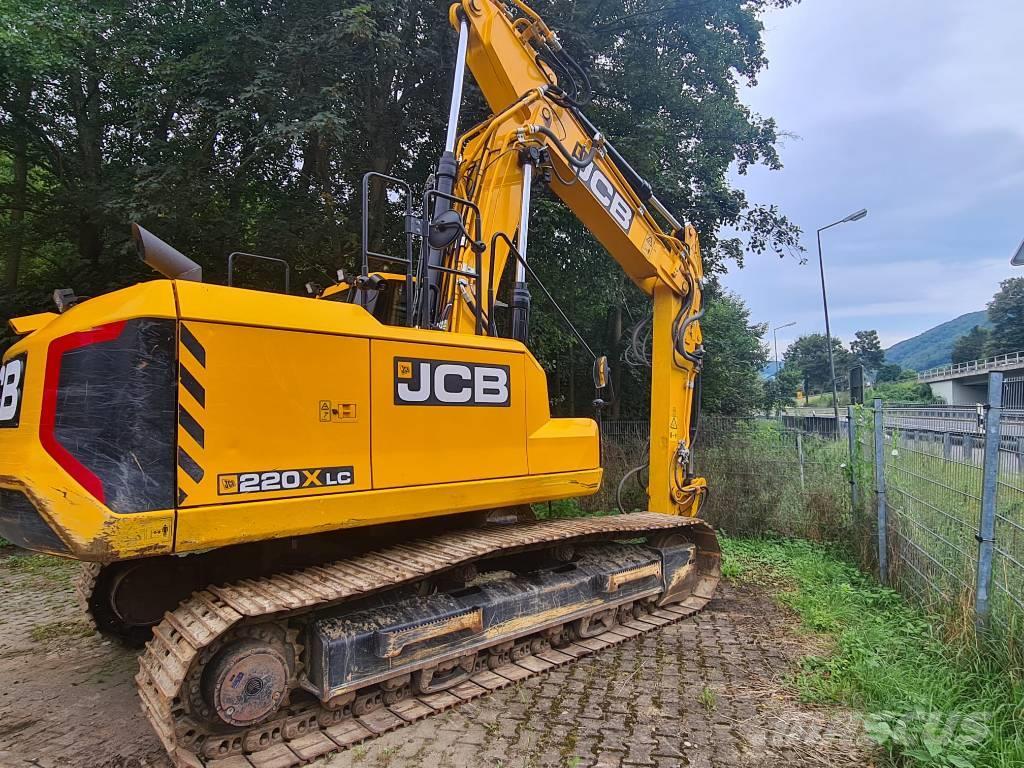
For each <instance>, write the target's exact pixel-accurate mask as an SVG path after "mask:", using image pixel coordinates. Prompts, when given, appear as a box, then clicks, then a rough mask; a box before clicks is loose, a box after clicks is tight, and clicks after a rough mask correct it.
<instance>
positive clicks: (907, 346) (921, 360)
mask: <svg viewBox="0 0 1024 768" xmlns="http://www.w3.org/2000/svg"><path fill="white" fill-rule="evenodd" d="M976 325H980V326H982V327H984V328H991V327H992V325H991V323H989V321H988V315H987V314H986V313H985V310H981V311H980V312H968V313H967V314H966V315H960V317H958V318H956V319H955V320H950V321H948V322H945V323H942V324H941V325H936V326H935V327H934V328H929V329H928V330H927V331H925V332H924V333H919V334H917V336H914V337H913V338H910V339H906V340H905V341H901V342H899V343H898V344H893V345H892V346H891V347H889V348H888V349H887V350H885V362H887V363H898V364H899V365H902V366H903V367H904V368H909V369H910V370H912V371H924V370H927V369H928V368H934V367H935V366H937V365H945V364H946V363H948V362H949V361H950V360H951V359H952V354H953V342H955V341H956V340H957V339H958V338H960V337H961V336H963V335H964V334H965V333H967V332H968V331H969V330H971V328H973V327H974V326H976Z"/></svg>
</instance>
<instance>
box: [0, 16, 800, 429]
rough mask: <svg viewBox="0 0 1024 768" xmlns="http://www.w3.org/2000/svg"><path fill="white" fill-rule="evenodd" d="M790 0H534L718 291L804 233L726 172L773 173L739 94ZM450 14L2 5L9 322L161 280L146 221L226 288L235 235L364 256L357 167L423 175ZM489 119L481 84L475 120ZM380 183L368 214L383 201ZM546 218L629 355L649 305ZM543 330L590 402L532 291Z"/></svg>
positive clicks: (301, 249)
mask: <svg viewBox="0 0 1024 768" xmlns="http://www.w3.org/2000/svg"><path fill="white" fill-rule="evenodd" d="M791 2H792V0H701V2H699V3H693V2H676V1H675V0H673V1H672V2H669V3H665V2H663V0H579V1H578V2H573V3H559V2H554V0H539V2H538V3H537V10H538V11H539V12H541V13H542V14H543V15H544V16H545V17H546V18H547V20H548V21H549V22H550V24H551V25H552V26H553V27H555V28H556V29H558V30H559V32H560V35H561V39H562V41H563V44H564V46H565V49H566V51H568V52H569V53H570V54H571V55H572V56H573V57H574V58H575V59H576V60H577V61H579V62H580V64H581V65H582V66H583V67H584V68H585V69H587V70H588V71H589V73H590V77H591V80H592V82H593V85H594V93H595V95H594V98H593V100H592V101H591V103H589V104H587V105H585V106H584V111H585V112H586V114H587V115H588V116H589V117H590V118H591V119H592V120H593V121H594V122H595V123H596V124H597V125H598V126H599V127H600V128H601V131H602V133H603V134H604V135H606V136H607V137H608V138H609V140H610V141H612V142H613V143H614V144H615V146H616V148H617V149H619V151H620V152H621V153H622V154H623V155H625V156H626V157H627V158H628V159H629V161H630V163H631V164H632V165H633V167H634V168H636V170H637V171H638V172H639V173H640V174H642V175H643V176H645V177H646V178H647V179H649V180H650V181H651V183H652V184H653V186H654V188H655V189H656V191H657V194H658V197H659V199H661V200H662V201H663V202H664V203H666V204H667V205H668V206H669V207H671V208H672V209H673V210H675V211H676V212H677V215H678V218H680V219H681V220H686V221H687V222H691V223H693V224H694V225H695V226H696V227H697V229H698V231H699V232H700V233H701V237H702V256H703V258H704V263H705V269H706V272H707V275H708V282H709V285H713V284H714V280H715V276H716V275H718V274H721V273H722V272H724V271H725V269H726V267H727V264H728V263H729V262H730V260H732V261H736V262H739V261H741V260H742V258H743V256H744V252H745V251H750V252H755V253H760V252H773V253H779V254H782V253H787V252H790V251H792V250H793V249H796V248H799V245H798V242H797V241H798V237H799V229H798V228H797V227H795V226H794V225H793V224H792V223H791V222H789V221H788V219H786V217H785V216H784V215H783V214H782V213H780V212H779V210H778V209H777V208H776V207H775V206H773V205H771V204H770V202H764V203H762V202H760V201H759V202H754V201H748V200H747V199H746V197H745V196H744V194H743V192H742V191H741V190H739V189H737V188H736V187H735V186H734V178H735V176H734V174H733V173H732V169H735V170H736V171H737V172H738V173H739V174H744V173H746V172H747V171H748V169H749V168H751V167H752V166H756V165H764V166H766V167H768V168H779V167H781V161H780V158H779V156H778V152H777V151H776V142H777V138H778V133H777V128H776V125H775V122H774V121H773V120H772V119H771V118H768V117H763V116H761V115H758V114H756V113H754V112H752V111H751V110H750V109H749V108H748V107H747V106H746V105H744V104H743V103H742V101H741V99H740V94H741V90H742V88H743V87H744V86H746V85H751V84H755V83H756V79H757V76H758V73H759V72H761V71H762V70H763V69H764V68H765V66H766V65H767V60H766V58H765V51H764V44H763V40H762V32H763V24H762V22H761V20H760V15H761V13H762V12H763V11H764V10H765V9H767V8H772V7H785V6H787V5H789V4H791ZM447 14H448V8H447V3H443V2H437V1H436V0H376V1H375V2H373V3H367V2H364V1H363V0H339V2H337V3H333V4H326V5H325V4H324V3H323V2H321V1H320V0H260V2H255V1H254V0H237V2H231V3H224V2H220V1H219V0H193V2H189V3H167V2H164V1H163V0H140V2H136V3H127V4H126V3H116V2H112V1H111V0H97V1H93V0H90V1H89V2H87V1H86V0H62V2H58V1H57V0H0V17H2V18H3V23H2V24H0V258H3V259H4V260H5V262H6V263H5V264H4V269H3V270H0V272H2V278H3V280H4V282H5V285H6V286H7V287H6V288H5V290H3V291H0V323H2V325H0V328H4V327H5V326H6V323H5V322H3V321H5V320H6V319H7V318H8V317H10V316H12V315H17V314H28V313H31V312H35V311H40V310H44V309H48V308H49V306H48V305H49V296H50V295H51V293H52V291H53V289H54V288H56V287H65V286H68V287H73V288H74V289H75V290H76V292H77V293H78V294H79V295H87V296H95V295H97V294H99V293H103V292H105V291H109V290H111V289H114V288H119V287H123V286H125V285H128V284H131V283H133V282H136V281H138V280H140V279H148V278H150V277H152V273H151V272H149V271H147V270H146V268H145V267H143V266H141V265H140V264H139V263H138V260H137V259H136V258H134V255H133V254H132V252H131V248H130V243H129V239H128V222H130V221H138V222H139V223H141V224H142V225H143V226H146V227H148V228H150V229H152V230H153V231H154V232H155V233H156V234H157V235H159V236H160V237H161V238H163V239H164V240H166V241H167V242H169V243H171V244H172V245H174V246H175V247H176V248H178V249H179V250H181V251H182V252H184V253H186V254H187V255H189V256H190V257H192V258H193V259H195V260H196V261H198V262H199V263H200V264H201V265H202V266H203V269H204V275H205V276H207V279H209V280H211V281H213V282H223V280H224V276H225V262H224V256H225V255H226V254H227V253H229V252H231V251H233V250H242V251H249V252H254V253H261V254H266V255H273V256H278V257H281V258H283V259H285V260H287V261H288V262H290V264H291V265H292V270H293V275H294V279H293V283H294V284H297V285H301V284H302V283H304V282H306V281H307V280H317V281H321V282H322V281H323V279H324V275H331V274H333V273H334V271H335V270H336V269H337V268H338V267H344V268H346V269H352V268H353V267H355V266H356V265H357V259H358V257H359V252H360V193H359V181H360V178H361V177H362V174H363V173H364V172H365V171H368V170H376V171H383V172H386V173H390V174H394V175H398V176H402V177H405V178H407V179H409V180H410V181H411V182H412V183H413V186H414V188H417V187H419V186H421V185H422V182H423V180H425V179H426V178H427V175H428V173H429V172H430V170H431V168H432V166H433V165H434V164H435V163H436V161H437V158H438V157H439V155H440V152H441V149H442V144H443V139H444V134H445V127H446V118H447V103H446V97H447V94H448V93H449V92H450V88H451V84H450V83H451V71H452V64H453V58H454V41H455V36H454V33H453V30H452V29H451V26H450V24H449V22H448V16H447ZM439 99H440V101H439ZM485 114H486V110H485V108H484V104H483V100H482V97H481V96H480V94H479V92H478V91H477V90H476V89H475V87H474V86H473V84H472V81H471V79H467V90H466V103H465V105H464V109H463V114H462V119H461V121H460V126H461V127H462V128H463V129H465V128H468V127H469V126H470V125H472V124H473V121H474V120H477V119H479V118H480V117H482V116H483V115H485ZM373 194H374V196H373V197H372V198H371V206H372V209H373V216H372V217H371V218H372V220H373V221H376V220H377V219H378V218H380V217H379V216H378V214H379V213H380V211H381V209H382V208H383V207H384V206H386V205H387V204H388V200H387V197H386V195H385V194H384V193H383V192H382V191H380V190H376V191H374V193H373ZM417 194H418V190H417ZM530 229H531V238H530V261H531V264H532V265H533V267H534V268H535V269H536V270H537V271H538V273H539V274H540V276H541V277H542V279H543V280H544V281H545V283H546V284H547V285H548V287H549V288H550V289H551V291H552V293H553V294H554V295H555V297H556V298H557V299H558V300H559V301H560V302H561V303H562V304H563V305H564V306H565V307H566V309H567V310H569V311H570V314H572V316H573V319H574V321H575V322H576V323H577V325H578V326H579V328H580V330H581V332H582V333H583V335H584V336H585V337H586V338H587V339H588V340H590V342H591V345H592V346H594V347H602V349H601V350H600V351H602V352H611V353H612V354H613V355H616V354H618V353H621V347H622V346H623V344H622V339H623V335H624V329H628V328H629V326H630V325H631V324H632V323H634V322H636V321H637V320H639V319H640V318H641V317H643V316H644V314H645V313H646V311H647V310H648V308H649V300H648V298H647V297H646V296H644V295H643V294H642V293H641V292H640V291H639V290H638V289H637V288H635V287H634V286H633V285H632V284H631V283H629V282H628V281H626V280H622V279H620V278H621V271H620V269H619V267H618V266H617V265H616V264H615V263H614V262H613V261H612V259H611V258H610V257H609V255H608V254H607V253H606V252H605V251H604V250H603V249H602V248H601V247H600V246H599V245H598V244H597V243H596V241H595V240H594V238H593V237H592V236H591V235H590V233H589V232H587V231H586V229H585V228H584V227H582V226H581V225H580V224H579V222H577V221H576V219H575V217H574V216H573V214H572V213H571V212H569V211H568V210H567V209H565V208H564V207H563V206H562V205H561V204H560V203H558V202H557V201H556V200H555V199H554V198H553V196H552V195H550V193H548V192H546V191H544V189H543V187H542V185H537V187H536V195H535V199H534V207H533V212H532V214H531V227H530ZM720 231H732V232H739V233H741V236H740V237H730V238H728V239H722V240H720V239H719V238H718V233H719V232H720ZM392 234H393V236H394V237H393V239H400V238H401V234H400V230H398V229H396V232H395V233H392ZM510 234H511V233H510ZM388 237H392V235H389V234H388V233H386V232H374V238H375V239H384V240H387V238H388ZM392 244H394V243H392ZM381 250H388V251H391V252H394V250H397V247H396V248H382V249H381ZM236 277H238V276H236ZM241 277H242V278H243V279H241V280H239V282H240V284H247V283H246V280H249V281H250V283H249V284H251V281H252V279H254V277H255V275H254V273H253V274H243V275H242V276H241ZM264 287H269V284H267V285H266V286H264ZM532 327H533V333H532V334H531V339H532V340H533V341H534V342H535V345H536V348H537V354H538V357H539V358H540V359H541V362H542V363H543V364H544V366H545V368H546V369H547V370H548V371H549V377H550V381H549V385H550V391H551V392H552V396H553V404H554V407H555V409H556V412H557V413H560V414H564V413H573V412H580V413H583V412H586V413H589V412H590V400H591V398H592V388H591V387H590V384H589V380H590V363H589V360H587V359H586V355H585V354H584V351H583V349H582V347H581V345H580V344H579V343H578V342H576V341H575V340H574V339H573V337H572V335H571V334H570V333H569V332H568V330H567V329H566V328H564V326H563V325H562V324H561V322H560V320H559V319H558V318H557V316H556V315H555V314H554V313H553V312H552V311H551V309H550V307H548V306H546V305H545V303H544V300H543V299H541V298H539V297H538V301H537V304H536V311H535V313H534V315H533V319H532ZM4 332H5V331H4V330H0V334H2V333H4ZM602 340H603V341H602ZM4 341H5V339H4V338H2V337H0V345H2V344H3V342H4ZM616 377H617V379H621V381H620V384H621V386H620V388H619V389H620V394H622V395H623V400H622V407H623V408H625V409H626V410H625V412H624V413H623V414H622V417H623V418H628V417H629V415H631V414H635V413H642V412H644V411H645V410H646V397H647V391H648V388H647V382H646V381H645V379H644V374H639V373H638V374H636V375H633V376H628V375H624V374H623V372H621V371H620V372H618V373H617V374H616ZM631 400H635V402H636V403H637V404H636V409H635V410H631V409H633V408H634V406H633V405H629V404H628V403H629V402H630V401H631ZM616 407H619V406H616Z"/></svg>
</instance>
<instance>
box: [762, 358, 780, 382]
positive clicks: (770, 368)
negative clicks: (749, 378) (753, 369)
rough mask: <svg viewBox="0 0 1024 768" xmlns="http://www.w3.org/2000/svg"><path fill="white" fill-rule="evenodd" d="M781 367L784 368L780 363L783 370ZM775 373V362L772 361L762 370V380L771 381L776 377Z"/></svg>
mask: <svg viewBox="0 0 1024 768" xmlns="http://www.w3.org/2000/svg"><path fill="white" fill-rule="evenodd" d="M781 367H782V363H781V362H780V363H779V368H781ZM775 371H776V368H775V361H774V360H771V361H770V362H769V363H768V365H766V366H765V367H764V368H762V369H761V378H762V379H770V378H771V377H772V376H774V375H775Z"/></svg>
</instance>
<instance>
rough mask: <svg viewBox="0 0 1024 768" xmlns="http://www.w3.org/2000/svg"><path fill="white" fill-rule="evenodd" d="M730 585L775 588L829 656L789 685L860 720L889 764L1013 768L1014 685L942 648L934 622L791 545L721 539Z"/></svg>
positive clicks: (832, 556)
mask: <svg viewBox="0 0 1024 768" xmlns="http://www.w3.org/2000/svg"><path fill="white" fill-rule="evenodd" d="M723 551H724V557H725V561H726V562H730V561H733V562H735V563H736V566H734V567H735V568H737V569H738V573H739V579H741V580H743V579H750V580H754V581H757V580H760V581H769V582H770V583H773V584H776V585H782V586H783V591H782V592H781V593H780V594H779V600H780V601H781V602H782V603H784V604H785V605H787V606H788V607H790V608H791V609H793V610H794V611H795V612H796V614H797V615H798V616H799V617H800V620H801V623H802V624H803V626H804V627H805V628H807V629H808V630H810V631H813V632H816V633H821V634H824V635H826V636H827V637H828V638H829V639H830V640H831V641H832V643H831V646H832V651H831V653H829V654H822V655H816V656H809V657H806V658H805V659H804V660H803V662H802V665H801V671H800V673H799V675H798V676H797V678H796V680H795V684H796V686H797V688H798V690H799V691H800V693H801V695H802V696H803V697H804V698H805V699H807V700H809V701H815V702H825V703H836V704H843V705H846V706H850V707H853V708H855V709H857V710H859V711H861V712H863V713H864V717H865V729H866V732H867V735H868V736H869V738H871V739H872V740H873V741H875V743H876V744H878V745H879V746H880V747H881V748H882V749H883V750H884V751H885V752H886V753H887V754H888V756H889V758H890V759H891V760H892V761H893V762H894V764H898V765H904V766H920V767H921V768H926V767H927V768H933V767H934V768H964V767H965V766H972V767H973V768H989V767H991V768H1010V766H1016V765H1021V764H1024V685H1022V683H1021V680H1020V678H1019V677H1018V676H1016V675H1014V674H1007V667H1006V662H1005V659H1004V658H1001V657H1000V656H999V655H998V654H993V653H991V652H990V651H989V649H985V648H981V647H979V646H978V645H976V644H973V643H967V642H953V641H944V638H943V637H942V636H941V635H940V634H939V630H938V627H940V626H941V623H940V622H939V621H938V620H937V618H936V617H931V616H928V615H926V614H924V613H922V612H921V611H920V610H918V609H915V608H913V607H911V606H910V605H908V604H907V603H905V602H904V601H903V600H902V599H901V598H900V597H899V595H898V594H897V593H895V592H893V591H891V590H888V589H885V588H883V587H880V586H878V585H877V584H876V583H874V582H873V581H872V580H871V579H870V577H868V576H866V575H865V574H863V573H861V572H860V571H859V570H858V569H857V568H856V567H855V566H854V565H852V564H851V563H850V562H848V561H847V560H846V559H845V558H844V557H843V556H842V555H840V554H838V552H837V551H836V550H834V549H829V548H827V547H823V546H820V545H815V544H812V543H809V542H803V541H782V540H775V541H765V540H749V539H748V540H744V539H731V538H725V539H724V540H723Z"/></svg>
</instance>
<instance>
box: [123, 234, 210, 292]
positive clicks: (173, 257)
mask: <svg viewBox="0 0 1024 768" xmlns="http://www.w3.org/2000/svg"><path fill="white" fill-rule="evenodd" d="M132 239H133V240H134V241H135V251H136V252H137V253H138V254H139V258H140V259H142V261H143V262H144V263H145V264H147V265H148V266H150V267H152V268H153V269H155V270H156V271H157V272H159V273H160V274H161V275H163V276H164V277H167V278H170V279H171V280H195V281H196V282H197V283H201V282H203V268H202V267H201V266H199V265H198V264H196V263H195V262H194V261H192V259H190V258H189V257H188V256H186V255H185V254H183V253H182V252H181V251H178V250H176V249H174V248H172V247H171V246H169V245H168V244H167V243H165V242H164V241H163V240H161V239H160V238H159V237H157V236H156V235H154V234H153V233H152V232H149V231H148V230H145V229H143V228H142V227H140V226H139V225H138V224H132Z"/></svg>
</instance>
